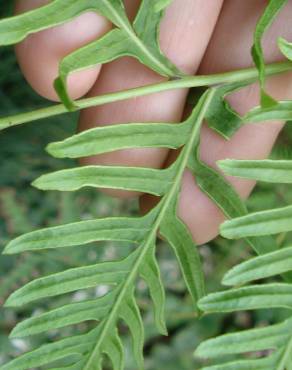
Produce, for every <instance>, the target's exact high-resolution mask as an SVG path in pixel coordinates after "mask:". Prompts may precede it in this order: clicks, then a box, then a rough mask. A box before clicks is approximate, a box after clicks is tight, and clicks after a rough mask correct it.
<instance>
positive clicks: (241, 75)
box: [0, 62, 292, 130]
mask: <svg viewBox="0 0 292 370" xmlns="http://www.w3.org/2000/svg"><path fill="white" fill-rule="evenodd" d="M291 70H292V63H291V62H283V63H274V64H270V65H268V66H267V67H266V74H267V75H274V74H279V73H283V72H287V71H291ZM257 77H258V72H257V69H256V68H246V69H242V70H238V71H232V72H225V73H218V74H213V75H206V76H189V77H183V78H181V79H178V80H172V81H166V82H161V83H157V84H154V85H146V86H142V87H137V88H135V89H129V90H125V91H119V92H114V93H109V94H105V95H101V96H95V97H92V98H85V99H80V100H77V101H76V102H75V104H76V106H77V110H81V109H84V108H89V107H93V106H98V105H103V104H108V103H112V102H117V101H121V100H126V99H131V98H136V97H140V96H144V95H150V94H154V93H158V92H162V91H167V90H174V89H184V88H191V87H199V86H214V85H219V84H228V83H233V82H240V81H246V80H256V79H257ZM67 112H68V111H67V109H66V108H65V106H64V105H63V104H56V105H54V106H51V107H48V108H42V109H38V110H35V111H32V112H27V113H20V114H17V115H13V116H8V117H3V118H0V130H3V129H5V128H7V127H11V126H16V125H20V124H22V123H27V122H32V121H35V120H39V119H44V118H47V117H52V116H57V115H60V114H63V113H67Z"/></svg>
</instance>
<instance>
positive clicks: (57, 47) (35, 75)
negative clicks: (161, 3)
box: [15, 0, 110, 101]
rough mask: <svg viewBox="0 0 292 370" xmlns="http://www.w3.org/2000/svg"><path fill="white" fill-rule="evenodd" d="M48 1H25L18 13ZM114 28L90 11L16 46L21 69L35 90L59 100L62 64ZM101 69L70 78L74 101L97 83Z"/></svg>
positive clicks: (80, 72)
mask: <svg viewBox="0 0 292 370" xmlns="http://www.w3.org/2000/svg"><path fill="white" fill-rule="evenodd" d="M47 2H48V1H45V0H39V1H30V0H26V1H24V0H22V1H18V2H17V3H16V8H15V12H16V13H21V12H24V11H27V10H30V9H32V8H36V7H38V6H41V5H45V4H46V3H47ZM109 29H110V24H109V22H108V21H107V20H106V19H105V18H103V17H102V16H100V15H99V14H97V13H94V12H87V13H84V14H82V15H80V16H79V17H77V18H75V19H73V20H72V21H70V22H67V23H65V24H63V25H60V26H56V27H53V28H50V29H47V30H44V31H41V32H38V33H36V34H32V35H30V36H29V37H27V38H26V40H24V41H23V42H21V43H19V44H17V45H16V47H15V50H16V55H17V59H18V62H19V66H20V68H21V70H22V72H23V74H24V76H25V78H26V80H27V81H28V83H29V84H30V85H31V86H32V88H33V89H34V90H35V91H36V92H37V93H38V94H40V95H41V96H43V97H45V98H47V99H50V100H53V101H58V100H59V98H58V96H57V94H56V92H55V89H54V80H55V79H56V78H57V76H58V68H59V62H60V61H61V60H62V59H63V58H64V57H65V56H66V55H68V54H70V53H71V52H73V51H74V50H76V49H78V48H80V47H82V46H84V45H86V44H88V43H89V42H91V41H93V40H95V39H97V38H99V37H100V36H102V35H103V34H104V33H106V32H107V31H108V30H109ZM100 68H101V67H100V66H99V65H98V66H95V67H92V68H90V69H87V70H84V71H79V72H76V73H73V74H72V75H70V76H69V78H68V90H69V94H70V96H71V97H72V98H73V99H78V98H80V97H81V96H83V95H85V94H86V93H87V92H88V91H89V90H90V89H91V87H92V86H93V84H94V83H95V82H96V79H97V77H98V74H99V72H100Z"/></svg>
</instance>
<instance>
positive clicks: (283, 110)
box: [243, 101, 292, 123]
mask: <svg viewBox="0 0 292 370" xmlns="http://www.w3.org/2000/svg"><path fill="white" fill-rule="evenodd" d="M291 119H292V103H291V101H280V102H277V103H276V104H273V105H272V106H269V107H263V108H262V107H256V108H253V109H252V110H251V111H249V112H248V113H247V114H246V115H245V116H244V117H243V121H244V122H246V123H255V122H262V121H274V120H283V121H289V120H291Z"/></svg>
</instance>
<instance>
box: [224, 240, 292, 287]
mask: <svg viewBox="0 0 292 370" xmlns="http://www.w3.org/2000/svg"><path fill="white" fill-rule="evenodd" d="M291 270H292V247H289V248H288V247H287V248H283V249H281V250H279V251H275V252H272V253H268V254H265V255H264V256H259V257H255V258H253V259H251V260H249V261H246V262H243V263H241V264H239V265H237V266H235V267H233V268H232V269H231V270H229V271H228V272H227V273H226V274H225V276H224V278H223V280H222V283H223V284H224V285H240V284H246V283H248V282H250V281H254V280H257V279H264V278H267V277H270V276H275V275H278V274H282V273H284V272H288V271H291Z"/></svg>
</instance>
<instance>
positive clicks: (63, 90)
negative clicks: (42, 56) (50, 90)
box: [54, 77, 78, 112]
mask: <svg viewBox="0 0 292 370" xmlns="http://www.w3.org/2000/svg"><path fill="white" fill-rule="evenodd" d="M54 88H55V90H56V93H57V94H58V96H59V98H60V99H61V101H62V103H63V104H64V106H65V107H66V109H67V110H68V111H69V112H74V111H76V110H77V109H78V107H77V106H76V105H75V104H74V102H73V100H72V99H71V98H70V96H69V94H68V91H67V87H66V82H65V80H64V78H62V77H58V78H56V79H55V81H54Z"/></svg>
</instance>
